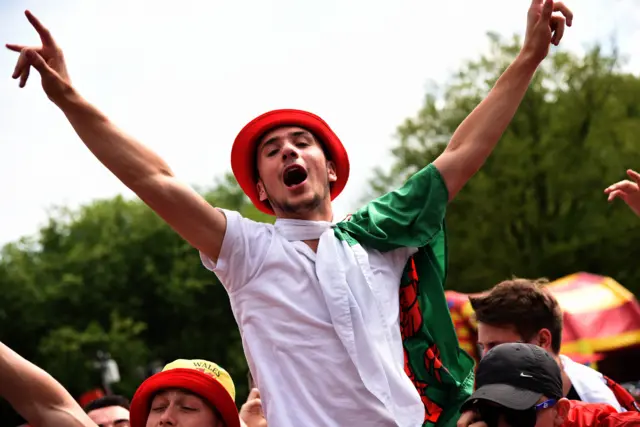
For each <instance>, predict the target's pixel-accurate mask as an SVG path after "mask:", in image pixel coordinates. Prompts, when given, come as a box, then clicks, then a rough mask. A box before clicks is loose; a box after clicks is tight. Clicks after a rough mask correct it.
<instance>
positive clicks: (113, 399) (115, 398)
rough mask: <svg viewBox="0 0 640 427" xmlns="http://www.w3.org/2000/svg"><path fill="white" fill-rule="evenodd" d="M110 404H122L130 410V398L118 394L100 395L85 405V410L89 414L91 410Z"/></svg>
mask: <svg viewBox="0 0 640 427" xmlns="http://www.w3.org/2000/svg"><path fill="white" fill-rule="evenodd" d="M109 406H121V407H123V408H124V409H126V410H127V411H128V410H129V399H127V398H126V397H124V396H119V395H117V394H112V395H109V396H103V397H99V398H97V399H96V400H93V401H91V402H89V403H88V404H87V405H86V406H85V407H84V412H86V413H87V414H88V413H89V412H91V411H95V410H96V409H102V408H107V407H109Z"/></svg>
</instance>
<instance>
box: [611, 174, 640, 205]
mask: <svg viewBox="0 0 640 427" xmlns="http://www.w3.org/2000/svg"><path fill="white" fill-rule="evenodd" d="M627 175H628V176H629V178H630V179H631V180H628V179H625V180H623V181H619V182H616V183H615V184H613V185H610V186H609V187H607V188H606V189H605V190H604V193H605V194H608V195H609V198H608V200H609V201H610V202H611V201H613V200H615V199H617V198H619V199H622V200H624V202H625V203H626V204H627V205H628V206H629V207H630V208H631V210H632V211H633V212H635V214H636V215H638V216H640V173H638V172H636V171H634V170H631V169H629V170H628V171H627Z"/></svg>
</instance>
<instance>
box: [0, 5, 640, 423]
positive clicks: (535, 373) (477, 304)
mask: <svg viewBox="0 0 640 427" xmlns="http://www.w3.org/2000/svg"><path fill="white" fill-rule="evenodd" d="M26 16H27V19H28V20H29V22H30V23H31V24H32V25H33V27H34V28H35V30H36V31H37V32H38V34H39V35H40V39H41V42H42V45H41V46H37V47H29V46H22V45H15V44H9V45H7V47H8V48H9V49H10V50H13V51H15V52H19V53H20V56H19V58H18V61H17V65H16V68H15V71H14V74H13V78H15V79H19V81H20V86H21V87H24V86H25V84H26V83H27V80H28V78H29V75H30V70H31V69H32V68H33V69H35V70H37V71H38V73H39V74H40V77H41V80H42V87H43V89H44V92H45V93H46V95H47V96H48V98H49V99H50V100H51V101H52V102H53V103H54V104H55V105H56V106H58V107H59V108H60V109H61V110H62V112H63V113H64V114H65V116H66V117H67V119H68V120H69V122H70V123H71V125H72V126H73V128H74V129H75V131H76V133H77V134H78V136H79V137H80V139H81V140H82V141H83V142H84V144H85V145H86V146H87V148H88V149H89V150H90V151H91V152H92V153H93V154H94V155H95V157H96V158H97V159H98V160H99V161H100V162H102V164H103V165H104V166H105V167H106V168H108V169H109V170H110V171H111V172H112V173H113V174H114V175H115V176H116V177H117V178H119V179H120V180H121V181H122V182H123V183H124V184H125V185H126V186H127V187H129V188H130V189H131V190H132V191H133V192H134V193H136V194H137V195H138V197H140V199H141V200H142V201H144V202H145V203H146V204H147V205H148V206H149V207H150V208H151V209H153V210H154V211H155V212H156V213H157V214H158V215H159V216H160V217H161V218H163V219H164V220H165V221H166V222H167V224H168V225H169V226H171V227H172V228H173V229H174V230H175V231H176V232H177V233H178V234H179V235H180V236H182V237H183V238H184V239H185V240H186V241H187V242H189V243H190V244H191V245H192V246H193V247H194V248H195V249H196V250H198V251H199V253H200V256H201V259H202V263H203V265H204V266H205V267H206V268H207V269H209V270H211V271H212V272H213V273H215V274H216V276H217V277H218V279H219V281H220V282H221V284H222V285H223V286H224V288H225V289H226V290H227V292H228V295H229V300H230V303H231V308H232V310H233V313H234V316H235V319H236V321H237V323H238V327H239V329H240V333H241V337H242V343H243V347H244V352H245V355H246V358H247V362H248V365H249V368H250V370H251V373H252V374H253V376H254V378H255V382H256V385H257V389H255V390H252V392H251V395H250V398H249V400H248V401H247V402H246V403H245V404H244V405H243V407H242V409H241V410H240V412H238V410H237V407H236V402H235V386H234V382H233V380H232V379H231V377H230V375H229V374H228V373H227V372H226V371H225V370H224V369H223V368H222V367H220V366H218V365H216V364H215V363H213V362H210V361H207V360H184V359H179V360H176V361H173V362H171V363H169V364H167V365H166V366H165V367H164V369H163V370H162V371H161V372H158V373H156V374H154V375H152V376H150V377H149V378H147V379H146V380H145V381H144V382H143V383H142V384H140V386H139V387H138V389H137V391H136V392H135V394H134V395H133V397H132V399H131V402H130V404H129V402H128V401H127V400H126V399H124V398H122V397H115V396H107V397H104V398H101V399H99V400H98V401H95V402H92V403H91V404H89V406H87V407H86V408H84V409H83V408H81V407H80V406H79V405H78V403H77V402H76V401H75V400H74V399H73V398H72V396H71V395H70V394H69V393H68V392H67V391H66V390H65V389H64V387H63V386H62V385H61V384H59V383H58V382H57V381H56V380H55V379H54V378H52V377H51V376H50V375H49V374H47V373H46V372H45V371H43V370H42V369H40V368H38V367H37V366H35V365H33V364H32V363H30V362H29V361H27V360H25V359H24V358H22V357H21V356H19V355H18V354H16V353H15V352H13V351H12V350H11V349H10V348H9V347H7V346H5V345H1V344H0V395H1V396H2V397H3V398H5V399H7V400H8V401H9V402H10V404H11V405H12V406H13V407H14V408H15V410H16V411H17V412H18V413H20V414H21V415H22V416H23V417H24V418H25V419H26V420H27V422H28V423H29V425H30V426H32V427H43V426H44V427H48V426H56V427H71V426H74V427H80V426H85V427H89V426H95V425H99V426H105V427H106V426H109V427H111V426H120V427H123V426H127V425H130V426H132V427H145V426H146V427H153V426H179V427H191V426H194V427H196V426H197V427H223V426H226V427H240V426H246V427H252V426H266V425H267V423H268V424H269V425H271V426H272V427H297V426H301V425H304V426H322V427H333V426H335V427H352V426H353V427H355V426H371V427H392V426H401V427H419V426H442V427H454V426H457V427H494V426H501V427H502V426H505V427H509V426H511V427H516V426H517V427H533V426H538V427H551V426H566V427H571V426H576V427H577V426H581V427H582V426H603V427H605V426H606V427H614V426H631V425H636V426H640V410H639V408H638V405H637V403H636V402H635V401H634V400H633V398H631V397H630V395H629V394H628V393H625V391H624V389H622V388H621V387H620V386H619V385H617V384H616V383H615V382H614V381H613V380H611V379H609V378H607V377H605V376H603V375H602V374H600V373H598V372H597V371H594V370H592V369H591V368H588V367H586V366H583V365H580V364H577V363H575V362H573V361H572V360H571V359H570V358H568V357H567V356H565V355H562V354H560V350H561V348H560V343H561V336H562V314H561V312H560V309H559V308H558V304H557V301H555V300H554V299H553V297H552V296H551V295H550V294H548V293H547V292H546V291H545V290H544V289H543V288H542V287H541V286H540V283H538V282H537V281H531V280H524V279H513V280H508V281H506V282H503V283H500V284H498V285H496V286H495V287H494V288H493V289H492V290H491V291H489V292H488V293H487V294H486V295H484V296H481V297H476V298H473V299H472V305H473V307H474V309H475V311H476V315H477V320H478V335H479V343H480V345H481V346H482V348H483V351H484V354H483V357H482V359H481V361H480V363H479V364H478V365H477V366H475V363H474V360H473V359H472V358H471V357H470V356H469V355H468V354H467V353H465V352H464V351H463V350H462V349H461V348H460V347H459V344H458V340H457V337H456V332H455V329H454V327H453V324H452V322H451V317H450V313H449V309H448V306H447V303H446V299H445V296H444V284H445V278H446V273H447V240H446V227H445V224H444V219H445V213H446V208H447V205H448V203H449V202H450V201H451V200H453V199H454V198H455V197H456V195H457V193H458V192H459V191H460V190H461V189H462V188H463V187H464V185H465V184H466V183H467V181H468V180H469V179H471V178H472V177H473V175H474V174H475V173H476V172H477V171H478V170H479V169H480V168H481V167H482V165H483V164H484V162H485V160H486V159H487V157H488V156H489V155H490V154H491V152H492V150H493V149H494V148H495V146H496V144H497V143H498V142H499V140H500V138H501V136H502V134H503V132H504V131H505V129H506V128H507V126H508V125H509V123H510V121H511V120H512V118H513V116H514V114H515V112H516V110H517V109H518V107H519V105H520V103H521V102H522V100H523V98H524V95H525V93H526V91H527V88H528V87H529V84H530V82H531V79H532V78H533V76H534V74H535V72H536V70H537V68H538V67H539V65H540V64H541V63H542V61H543V60H544V59H545V57H546V56H547V54H548V52H549V48H550V46H551V45H552V44H553V45H558V44H559V43H560V41H561V39H562V37H563V35H564V32H565V28H566V27H569V26H571V24H572V21H573V14H572V13H571V11H570V10H569V8H568V7H567V6H566V5H564V4H563V3H562V2H557V1H554V0H532V3H531V5H530V8H529V11H528V15H527V25H526V33H525V38H524V42H523V46H522V48H521V51H520V53H519V54H518V55H517V57H516V58H515V59H514V61H513V63H512V64H511V65H510V66H509V67H508V68H507V69H506V70H505V72H504V73H503V74H502V76H501V77H500V78H499V79H498V81H497V82H496V83H495V86H494V87H493V89H492V90H491V91H490V92H489V94H488V96H487V97H486V99H484V100H483V101H482V102H481V103H480V104H479V105H478V106H477V107H476V108H475V109H474V110H473V111H472V112H471V113H470V114H469V116H468V117H467V118H466V119H465V120H464V121H463V122H462V123H461V124H460V126H459V127H458V129H457V130H456V132H455V133H454V134H453V136H452V137H451V140H450V142H449V144H448V145H447V147H446V149H445V150H444V151H443V153H442V154H440V155H439V156H438V157H437V158H436V159H435V160H434V161H433V162H432V163H431V164H428V165H425V167H424V168H423V169H422V170H420V171H419V172H417V173H416V174H415V175H413V176H412V177H411V178H410V179H409V180H407V182H406V183H405V184H404V185H403V186H402V187H401V188H399V189H397V190H394V191H391V192H389V193H387V194H385V195H383V196H381V197H379V198H377V199H375V200H373V201H372V202H370V203H368V204H366V205H365V206H364V207H362V208H361V209H359V210H357V211H356V212H355V213H354V214H353V215H350V216H348V217H347V218H345V219H344V220H342V221H338V222H336V221H335V218H334V214H333V210H332V200H333V199H334V198H335V197H337V196H338V195H339V194H340V193H341V191H342V190H343V189H344V187H345V185H346V183H347V180H348V177H349V159H348V155H347V152H346V150H345V148H344V146H343V145H342V142H341V141H340V139H339V138H338V136H337V135H336V134H335V133H334V132H333V130H332V129H331V128H330V127H329V126H328V125H327V123H326V122H324V120H322V119H321V118H320V117H318V116H316V115H315V114H312V113H309V112H306V111H301V110H293V109H284V110H274V111H270V112H267V113H265V114H263V115H261V116H259V117H257V118H255V119H253V120H252V121H251V122H249V123H248V124H247V125H246V126H245V127H244V128H243V129H242V130H241V131H240V133H239V134H238V136H237V138H236V140H235V141H234V144H233V147H232V151H231V167H232V170H233V173H234V175H235V178H236V180H237V181H238V183H239V185H240V187H241V188H242V189H243V191H244V192H245V194H246V195H247V196H248V197H249V199H250V200H251V201H252V202H253V204H254V205H255V206H256V207H257V208H258V209H260V210H261V211H263V212H265V213H267V214H270V215H274V216H275V217H276V221H275V223H274V224H265V223H257V222H254V221H251V220H248V219H246V218H243V217H242V216H241V215H240V214H239V213H237V212H233V211H229V210H224V209H218V208H214V207H212V206H211V205H209V204H208V203H207V202H206V201H205V200H204V199H203V198H202V197H201V196H200V195H199V194H197V193H196V192H195V191H194V190H193V189H191V188H189V187H187V186H185V185H184V184H183V183H181V182H180V181H179V180H178V179H177V178H176V177H175V176H174V174H173V172H172V171H171V169H170V167H169V166H168V165H167V163H165V162H164V161H163V160H162V159H161V158H160V157H159V156H158V155H156V154H155V153H154V152H153V151H152V150H150V149H149V148H148V147H146V146H144V145H142V144H141V143H139V142H138V141H136V140H135V139H134V138H132V137H131V136H129V135H127V134H126V133H124V132H123V131H121V130H120V129H119V128H117V127H116V126H115V125H114V124H113V123H112V122H111V121H110V120H109V119H108V118H107V117H106V116H105V115H104V114H103V113H101V112H100V111H99V110H98V109H97V108H96V107H94V106H93V105H91V104H90V103H89V102H88V101H87V100H85V99H84V98H83V97H82V96H81V95H80V94H79V93H78V91H77V89H76V88H75V87H74V86H73V85H72V83H71V80H70V78H69V73H68V70H67V67H66V64H65V59H64V56H63V54H62V50H61V49H60V47H59V46H58V45H57V44H56V42H55V40H54V38H53V37H52V35H51V33H50V32H49V30H48V29H46V28H45V27H44V26H43V25H42V23H40V22H39V21H38V19H36V18H35V16H33V15H32V14H31V13H30V12H27V13H26ZM628 174H629V177H630V180H625V181H621V182H619V183H617V184H614V185H612V186H611V187H609V188H607V189H606V190H605V193H606V194H608V197H609V200H610V201H611V200H613V199H616V198H620V199H622V200H624V201H625V202H626V203H627V204H628V205H629V206H630V207H631V208H632V209H633V210H634V211H635V212H636V214H638V215H640V188H639V185H640V175H638V174H637V173H635V172H633V171H629V172H628ZM203 309H204V308H203ZM258 390H259V391H258Z"/></svg>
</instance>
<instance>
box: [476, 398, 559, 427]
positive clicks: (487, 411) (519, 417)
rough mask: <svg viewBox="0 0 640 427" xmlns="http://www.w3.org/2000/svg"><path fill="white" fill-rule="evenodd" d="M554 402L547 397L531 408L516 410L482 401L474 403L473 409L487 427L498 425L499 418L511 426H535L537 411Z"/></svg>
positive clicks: (496, 426) (554, 401)
mask: <svg viewBox="0 0 640 427" xmlns="http://www.w3.org/2000/svg"><path fill="white" fill-rule="evenodd" d="M556 403H557V400H556V399H549V400H545V401H544V402H542V403H539V404H537V405H535V406H532V407H531V408H528V409H524V410H517V409H510V408H505V407H504V406H495V405H491V404H489V403H488V402H487V403H485V402H483V403H478V404H476V405H475V409H476V411H477V412H478V413H479V414H480V419H481V420H482V421H484V422H485V423H486V424H487V427H498V421H499V420H500V418H502V419H503V420H504V421H505V422H506V423H507V424H508V425H510V426H511V427H535V425H536V421H537V418H538V412H540V411H541V410H543V409H547V408H551V407H552V406H553V405H555V404H556Z"/></svg>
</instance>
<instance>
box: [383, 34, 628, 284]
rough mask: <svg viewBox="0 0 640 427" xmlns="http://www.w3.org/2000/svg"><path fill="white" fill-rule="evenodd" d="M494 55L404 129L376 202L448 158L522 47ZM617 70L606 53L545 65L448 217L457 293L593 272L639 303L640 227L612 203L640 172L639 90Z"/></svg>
mask: <svg viewBox="0 0 640 427" xmlns="http://www.w3.org/2000/svg"><path fill="white" fill-rule="evenodd" d="M490 43H491V45H490V46H491V49H490V51H489V53H488V54H487V55H485V56H483V57H481V58H480V59H479V60H475V61H470V62H468V63H466V64H465V65H464V66H463V67H462V68H461V69H460V71H459V72H458V73H457V74H456V75H454V76H453V77H452V79H451V80H450V81H449V82H447V84H446V85H444V86H443V87H441V88H439V90H433V91H430V93H428V94H427V96H426V98H425V102H424V106H423V107H422V108H421V109H420V111H419V112H418V113H417V115H416V116H415V117H412V118H409V119H407V120H406V121H405V122H404V123H403V124H402V125H400V126H399V128H398V139H399V144H398V145H397V146H396V147H395V148H394V149H393V151H392V154H393V158H394V163H393V165H392V167H391V169H390V170H389V171H387V172H385V171H382V170H378V171H377V173H376V176H375V177H374V179H373V180H372V184H371V191H372V193H373V194H374V195H376V194H380V193H381V192H383V191H386V190H388V189H389V188H392V187H394V186H396V185H398V184H399V183H400V182H402V181H403V180H404V179H406V178H407V177H408V176H409V175H411V174H412V173H414V172H416V171H417V170H419V169H420V168H422V167H423V166H424V165H426V164H428V163H429V162H431V161H432V160H433V159H435V157H436V156H437V155H439V154H440V153H441V152H442V150H443V149H444V148H445V146H446V143H447V141H449V139H450V138H451V136H452V135H453V132H454V131H455V129H456V128H457V126H458V125H459V124H460V123H461V121H462V120H464V118H465V117H466V116H467V114H469V113H470V112H471V111H472V110H473V108H474V107H475V106H476V105H477V104H478V103H479V102H480V101H481V100H482V99H483V98H484V97H485V96H486V94H487V93H488V91H489V90H490V88H491V87H492V86H493V84H494V83H495V81H496V80H497V78H498V76H499V75H500V74H501V73H502V72H503V71H504V69H505V68H506V67H507V66H508V64H509V63H510V62H511V61H512V60H513V58H515V56H516V55H517V52H518V49H519V46H520V42H519V40H518V39H517V38H516V39H513V40H511V41H505V40H503V39H501V38H500V37H498V36H496V35H490ZM620 62H621V61H620V60H619V57H618V55H617V53H616V52H615V51H614V52H612V53H607V52H605V50H603V49H602V48H601V47H599V46H596V47H594V48H592V49H591V50H590V51H589V52H588V53H587V54H586V55H584V56H581V57H579V56H576V55H573V54H571V53H568V52H564V51H556V52H554V53H552V55H551V56H550V57H549V58H548V59H547V60H546V61H545V63H544V65H543V66H542V68H541V69H540V70H539V71H538V72H537V74H536V75H535V78H534V80H533V83H532V85H531V87H530V89H529V90H528V92H527V94H526V96H525V98H524V101H523V102H522V105H521V107H520V109H519V110H518V112H517V114H516V116H515V118H514V120H513V122H512V123H511V125H510V126H509V128H508V129H507V131H506V132H505V134H504V135H503V137H502V139H501V141H500V143H499V145H498V147H497V148H496V150H495V151H494V153H493V154H492V156H491V157H490V158H489V160H488V161H487V163H486V164H485V166H484V167H483V168H482V169H481V171H480V172H479V173H478V174H477V175H476V176H475V177H474V178H473V179H472V180H471V181H470V182H469V183H468V185H467V186H466V187H465V189H463V190H462V192H461V193H460V194H459V195H458V197H457V198H456V199H455V201H454V202H453V203H452V204H451V205H450V207H449V210H448V214H447V223H448V230H449V236H450V239H449V243H450V246H449V248H450V270H449V277H448V284H449V286H450V287H452V288H454V289H456V290H460V291H465V292H471V291H479V290H483V289H487V288H489V287H491V286H493V285H494V284H496V283H497V282H499V281H500V280H504V279H505V278H508V277H510V276H512V275H516V276H520V277H548V278H550V279H555V278H559V277H561V276H564V275H566V274H571V273H574V272H577V271H588V272H591V273H595V274H603V275H608V276H612V277H613V278H615V279H617V280H618V281H620V282H621V283H622V284H624V285H625V286H627V287H629V288H630V289H631V290H633V291H634V292H635V293H636V295H638V294H639V293H640V270H639V269H638V262H637V251H634V244H635V245H637V242H638V241H640V227H639V225H640V224H639V222H638V218H637V217H635V216H634V215H632V214H631V213H630V212H629V211H628V209H626V207H624V206H623V205H622V203H615V204H613V205H610V204H608V203H607V202H606V198H605V197H604V195H603V190H604V188H605V187H606V186H608V185H609V184H611V183H613V182H615V181H618V180H620V179H624V178H625V171H626V169H627V168H634V167H635V168H640V149H639V148H640V146H639V145H638V142H639V141H638V138H639V135H640V104H638V99H640V78H638V77H637V76H634V75H630V74H626V73H624V72H622V71H621V64H620Z"/></svg>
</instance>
